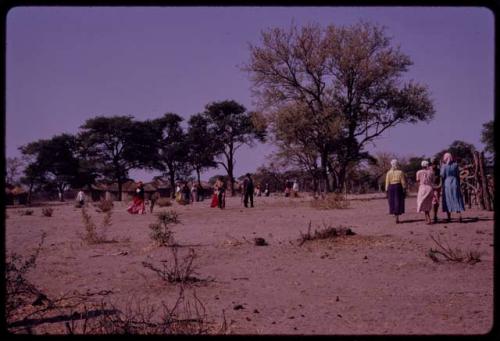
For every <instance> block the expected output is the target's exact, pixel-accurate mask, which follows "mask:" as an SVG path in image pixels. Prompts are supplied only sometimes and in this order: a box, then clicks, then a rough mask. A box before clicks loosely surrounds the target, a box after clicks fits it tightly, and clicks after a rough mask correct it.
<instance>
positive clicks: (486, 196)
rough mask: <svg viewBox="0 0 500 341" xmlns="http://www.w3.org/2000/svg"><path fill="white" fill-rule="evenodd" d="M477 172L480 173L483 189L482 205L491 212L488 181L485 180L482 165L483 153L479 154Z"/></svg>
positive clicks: (483, 166)
mask: <svg viewBox="0 0 500 341" xmlns="http://www.w3.org/2000/svg"><path fill="white" fill-rule="evenodd" d="M479 171H480V173H481V187H482V189H483V190H482V193H483V199H484V205H485V208H486V209H487V210H488V211H492V208H491V200H490V191H489V189H488V179H487V178H486V171H485V165H484V152H481V154H479Z"/></svg>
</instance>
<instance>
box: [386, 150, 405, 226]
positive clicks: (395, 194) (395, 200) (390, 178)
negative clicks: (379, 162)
mask: <svg viewBox="0 0 500 341" xmlns="http://www.w3.org/2000/svg"><path fill="white" fill-rule="evenodd" d="M405 189H406V179H405V175H404V173H403V172H402V171H401V170H400V169H398V160H396V159H394V160H392V161H391V169H390V170H389V171H388V172H387V175H386V176H385V191H386V192H387V199H388V201H389V214H393V215H394V216H395V218H396V224H399V216H400V215H401V214H403V213H405Z"/></svg>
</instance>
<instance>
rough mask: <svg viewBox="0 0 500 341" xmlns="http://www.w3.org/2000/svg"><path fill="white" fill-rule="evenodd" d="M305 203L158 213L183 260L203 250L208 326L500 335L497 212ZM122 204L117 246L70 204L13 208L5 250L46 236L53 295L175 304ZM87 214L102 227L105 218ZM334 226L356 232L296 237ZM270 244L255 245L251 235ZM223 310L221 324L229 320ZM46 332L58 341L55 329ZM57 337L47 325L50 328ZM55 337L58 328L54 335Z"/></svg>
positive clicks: (38, 271)
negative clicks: (497, 323)
mask: <svg viewBox="0 0 500 341" xmlns="http://www.w3.org/2000/svg"><path fill="white" fill-rule="evenodd" d="M310 200H311V198H309V197H308V196H307V195H305V194H302V197H299V198H284V197H256V198H255V207H254V208H244V207H243V205H242V203H241V199H240V197H233V198H227V202H226V208H225V209H224V210H220V209H218V208H210V201H209V200H205V201H203V202H196V203H194V204H192V205H186V206H183V205H178V204H176V203H175V204H173V206H171V207H167V208H159V207H155V213H156V212H159V211H162V210H170V209H174V210H176V211H177V212H178V214H179V219H180V221H181V223H180V224H177V225H172V227H171V228H172V230H173V231H174V238H175V240H176V241H177V243H178V244H179V245H180V246H181V247H180V248H179V253H180V254H181V256H183V255H185V254H187V252H188V249H189V248H193V249H194V250H195V252H196V255H197V258H196V259H195V265H196V277H197V278H199V279H207V281H201V282H195V283H193V284H191V285H190V290H195V291H196V294H197V296H198V298H199V299H200V300H201V301H202V302H203V304H204V307H205V309H206V314H207V316H208V318H209V319H210V320H211V321H214V322H220V321H222V320H223V316H225V319H226V321H227V326H228V328H227V333H233V334H364V335H365V334H420V335H422V334H424V335H425V334H483V333H487V332H489V330H490V329H491V328H492V325H493V252H494V248H493V228H494V220H493V212H487V211H482V210H479V209H477V208H472V209H467V210H466V211H465V212H464V213H463V217H464V222H463V223H459V222H458V221H457V220H456V219H455V218H456V217H453V220H452V222H451V223H446V222H444V216H445V215H444V213H442V212H440V213H439V214H440V218H441V221H440V222H438V223H437V224H434V225H426V224H425V221H424V215H423V213H417V212H416V198H415V197H412V196H410V197H408V198H406V212H407V213H405V214H404V215H403V216H402V223H401V224H395V222H394V219H393V217H392V216H390V215H389V214H388V205H387V202H386V199H385V197H384V196H383V195H358V196H350V197H349V201H350V202H349V207H348V208H345V209H333V210H318V209H315V208H313V207H311V204H310V202H309V201H310ZM127 204H128V203H126V202H115V206H114V208H113V214H112V222H111V226H110V227H109V228H108V230H107V234H106V236H107V238H108V239H110V240H114V241H115V242H113V243H101V244H94V245H87V244H85V243H84V242H83V241H82V239H81V238H80V237H79V234H82V233H84V225H83V221H82V215H81V209H78V208H75V207H74V203H73V202H67V203H57V202H51V203H45V205H44V206H43V207H48V206H50V207H52V208H53V209H54V212H53V215H52V217H44V216H43V215H42V208H43V207H41V206H38V207H32V208H31V209H32V210H33V211H34V212H33V214H32V215H21V214H20V212H21V211H23V210H25V208H21V207H8V208H7V209H6V212H7V219H6V231H5V237H6V244H5V245H6V251H7V252H8V253H9V252H15V253H18V254H21V255H24V256H29V255H30V254H32V253H33V252H34V249H35V248H36V246H37V244H38V242H39V240H40V236H41V234H42V232H44V231H45V232H46V233H47V237H46V240H45V242H44V245H43V249H42V250H41V252H40V255H39V257H38V260H37V266H36V268H35V269H33V270H32V271H31V272H30V273H29V274H28V277H29V279H30V280H31V281H32V282H33V283H34V284H35V285H36V286H38V287H39V288H40V289H42V290H43V291H44V292H45V293H47V295H48V296H49V297H50V296H52V297H57V296H58V295H61V294H63V293H66V292H68V291H73V290H77V291H78V292H86V291H92V292H95V291H101V290H110V291H112V293H110V294H108V295H107V297H106V298H107V299H109V300H110V301H112V302H114V304H116V305H117V306H120V305H121V306H124V305H126V304H129V303H130V302H134V301H135V302H137V301H139V302H141V303H142V304H157V303H159V302H161V301H166V302H173V301H175V299H176V297H177V295H178V286H177V285H175V284H168V283H166V282H163V281H162V280H161V279H160V278H159V277H158V276H157V275H156V274H155V273H154V272H152V271H151V270H149V269H147V268H145V267H144V266H143V265H142V262H150V263H155V264H160V260H162V259H170V258H171V252H170V250H169V248H168V247H158V246H156V245H155V244H154V243H153V241H152V239H151V238H150V236H149V234H150V229H149V228H148V225H149V224H150V223H153V222H155V221H156V217H155V215H154V214H150V213H149V211H148V213H147V214H145V215H131V214H129V213H127V211H126V207H127ZM87 205H88V206H87V210H88V212H89V213H90V214H91V216H92V217H93V219H94V222H95V223H96V225H97V226H99V225H100V224H101V221H102V219H103V217H104V214H103V213H99V212H97V211H96V209H95V207H94V206H93V205H92V204H87ZM309 223H310V224H311V229H312V230H314V229H322V228H324V227H326V226H338V227H341V226H342V227H348V228H351V230H352V231H353V232H355V233H356V235H354V236H342V237H336V238H333V239H323V240H313V241H307V242H305V243H303V244H302V245H301V246H299V244H300V242H299V239H300V233H301V232H302V233H305V232H307V229H308V226H309ZM430 234H432V235H433V236H436V237H438V236H439V238H440V239H441V240H442V241H443V242H445V243H448V244H449V245H450V246H451V247H453V248H455V247H456V248H459V249H461V250H463V251H478V252H480V254H481V261H480V262H478V263H476V264H470V263H461V262H446V261H445V262H441V263H435V262H433V261H432V260H431V259H430V258H429V257H428V256H427V252H428V251H429V249H430V248H437V246H436V244H435V243H434V242H433V241H432V240H431V238H430ZM257 237H260V238H264V239H265V241H266V242H267V244H268V245H264V246H257V245H255V243H254V238H257ZM223 314H224V315H223ZM58 324H61V323H52V324H51V325H52V327H48V326H45V327H44V328H45V329H40V331H39V332H55V333H57V332H60V331H61V330H63V329H58V327H57V325H58ZM47 328H48V329H47ZM50 328H52V329H50Z"/></svg>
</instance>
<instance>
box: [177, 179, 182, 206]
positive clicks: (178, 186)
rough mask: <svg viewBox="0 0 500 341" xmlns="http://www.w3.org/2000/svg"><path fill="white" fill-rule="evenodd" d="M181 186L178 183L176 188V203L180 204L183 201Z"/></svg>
mask: <svg viewBox="0 0 500 341" xmlns="http://www.w3.org/2000/svg"><path fill="white" fill-rule="evenodd" d="M181 197H182V194H181V185H180V183H177V186H175V201H177V202H179V201H181Z"/></svg>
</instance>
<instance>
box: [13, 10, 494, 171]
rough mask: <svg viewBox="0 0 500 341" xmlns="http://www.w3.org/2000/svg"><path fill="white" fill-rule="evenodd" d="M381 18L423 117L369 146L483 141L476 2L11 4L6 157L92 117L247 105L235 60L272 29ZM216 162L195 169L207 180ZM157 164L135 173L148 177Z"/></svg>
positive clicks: (257, 151)
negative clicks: (428, 115)
mask: <svg viewBox="0 0 500 341" xmlns="http://www.w3.org/2000/svg"><path fill="white" fill-rule="evenodd" d="M360 20H364V21H369V22H373V23H377V24H381V25H383V26H385V27H386V33H387V34H388V35H389V36H390V37H392V44H393V45H394V46H397V45H399V46H400V48H401V51H402V52H403V53H405V54H407V55H409V56H410V58H411V60H412V61H413V65H412V66H411V67H410V69H409V71H408V72H407V74H406V75H405V79H413V80H415V81H417V82H419V83H423V84H426V85H427V86H428V87H429V90H430V93H431V98H432V100H433V102H434V107H435V110H436V115H435V117H434V119H433V120H432V121H431V122H430V123H418V124H413V125H411V124H410V125H403V126H398V127H395V128H393V129H392V130H389V131H387V132H386V133H384V134H383V135H382V136H381V137H380V138H379V139H377V140H376V141H375V143H374V144H373V145H370V146H369V148H368V151H370V152H372V153H377V152H388V153H395V154H397V155H400V156H421V155H425V156H432V155H434V154H435V153H437V152H439V151H440V150H442V149H445V148H446V147H448V146H449V145H450V144H451V143H452V142H453V141H455V140H462V141H465V142H468V143H472V144H474V145H475V146H476V148H479V149H482V148H483V147H484V146H483V144H482V143H481V142H480V138H481V130H482V125H483V124H484V123H486V122H488V121H490V120H493V118H494V16H493V13H492V12H491V11H489V10H488V9H486V8H481V7H16V8H13V9H11V10H10V11H9V13H8V15H7V23H6V25H7V26H6V97H5V98H6V114H5V118H6V125H5V129H6V131H5V135H4V136H5V146H6V153H5V155H6V157H16V156H20V152H19V151H18V148H19V147H20V146H22V145H24V144H26V143H29V142H33V141H36V140H38V139H49V138H51V137H52V136H54V135H56V134H61V133H70V134H76V133H77V132H78V129H79V127H80V126H81V125H82V124H83V123H84V122H85V120H87V119H89V118H92V117H95V116H97V115H103V116H114V115H132V116H134V117H135V118H136V119H138V120H145V119H152V118H157V117H160V116H162V115H163V114H164V113H167V112H174V113H177V114H179V115H180V116H182V117H183V118H184V119H185V121H187V120H188V119H189V117H190V116H191V115H193V114H196V113H199V112H202V111H203V110H204V107H205V105H207V104H208V103H211V102H214V101H222V100H235V101H237V102H239V103H241V104H243V105H244V106H245V107H246V108H247V109H248V110H252V109H254V108H255V105H254V104H255V100H256V99H255V98H252V95H251V91H250V89H251V85H252V84H251V82H250V79H249V76H248V74H247V73H245V72H243V71H241V69H240V67H241V66H242V65H244V64H245V63H247V62H248V61H249V57H250V53H249V48H248V44H249V43H251V44H257V45H258V44H259V41H260V33H261V31H262V30H267V29H269V28H271V27H281V28H288V27H289V26H290V24H291V23H292V21H294V22H295V23H296V24H298V25H299V26H300V25H304V24H308V23H319V24H321V25H322V26H326V25H330V24H334V25H351V24H355V23H357V22H359V21H360ZM272 151H273V146H272V145H269V144H258V145H256V146H255V147H253V148H249V147H243V148H241V149H239V150H238V152H237V154H236V165H235V175H236V176H239V175H242V174H244V173H246V172H254V171H255V170H256V169H257V168H258V167H259V166H261V165H263V164H266V163H267V162H268V155H269V154H270V153H271V152H272ZM223 173H224V172H223V170H222V169H220V170H217V169H214V170H211V171H207V172H205V173H203V174H202V179H208V178H209V177H210V176H212V175H215V174H223ZM156 175H159V173H158V172H153V173H148V172H144V171H133V172H132V173H131V176H132V178H135V179H137V180H139V179H141V180H143V181H149V180H151V178H152V177H153V176H156Z"/></svg>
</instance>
